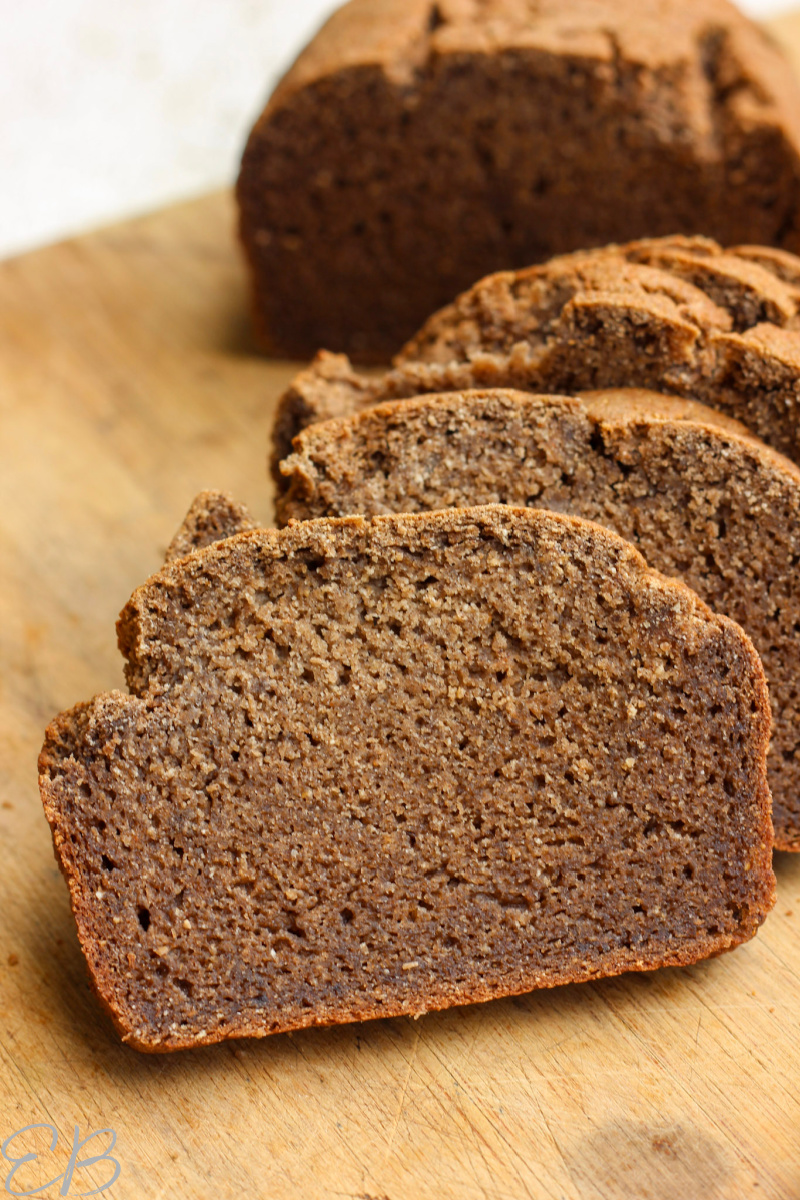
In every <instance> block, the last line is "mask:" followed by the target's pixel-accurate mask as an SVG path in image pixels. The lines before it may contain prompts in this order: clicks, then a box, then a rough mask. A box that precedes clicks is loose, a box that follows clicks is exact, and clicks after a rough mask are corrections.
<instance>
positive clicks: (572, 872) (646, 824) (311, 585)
mask: <svg viewBox="0 0 800 1200" xmlns="http://www.w3.org/2000/svg"><path fill="white" fill-rule="evenodd" d="M119 638H120V646H121V648H122V651H123V653H124V654H125V657H126V659H127V661H128V665H127V678H128V683H129V686H130V689H131V694H130V695H123V694H121V693H119V692H112V693H110V694H107V695H103V696H100V697H97V698H96V699H94V700H92V701H91V702H89V703H88V704H83V705H79V706H78V707H77V708H75V709H73V710H72V711H71V712H68V713H65V714H63V715H62V716H60V717H59V718H58V719H57V720H56V721H55V722H54V723H53V724H52V725H51V726H50V728H49V729H48V731H47V735H46V741H45V745H44V748H43V751H42V755H41V759H40V770H41V789H42V796H43V800H44V806H45V811H46V813H47V817H48V820H49V821H50V824H51V827H52V831H53V838H54V843H55V847H56V852H57V855H58V858H59V861H60V863H61V866H62V869H63V871H64V873H65V875H66V878H67V880H68V883H69V888H70V894H71V898H72V905H73V910H74V913H75V918H76V921H77V925H78V932H79V937H80V941H81V945H82V947H83V950H84V953H85V955H86V958H87V960H88V963H89V967H90V970H91V973H92V976H93V979H94V984H95V987H96V989H97V991H98V993H99V995H100V997H101V999H102V1000H103V1001H104V1002H105V1004H106V1005H107V1006H108V1008H109V1009H110V1011H111V1014H112V1016H113V1018H114V1021H115V1022H116V1025H117V1027H118V1029H119V1031H120V1032H121V1034H122V1036H123V1038H124V1039H125V1040H126V1041H128V1042H130V1043H131V1044H132V1045H134V1046H136V1047H137V1048H139V1049H141V1050H151V1051H164V1050H174V1049H178V1048H181V1047H187V1046H196V1045H198V1044H200V1043H207V1042H215V1041H219V1040H221V1039H223V1038H226V1037H233V1036H262V1035H264V1034H268V1033H271V1032H274V1031H277V1030H288V1029H297V1028H300V1027H303V1026H307V1025H326V1024H332V1023H335V1022H342V1021H353V1020H361V1019H365V1018H370V1017H378V1016H388V1015H393V1014H400V1013H413V1014H419V1013H421V1012H424V1011H426V1010H428V1009H435V1008H442V1007H445V1006H447V1005H451V1004H462V1003H467V1002H472V1001H478V1000H488V999H490V998H492V997H495V996H504V995H509V994H513V993H518V992H523V991H527V990H529V989H531V988H535V987H545V986H553V985H555V984H559V983H565V982H567V981H578V980H586V979H592V978H596V977H598V976H601V975H609V974H614V973H617V972H620V971H627V970H648V969H651V968H654V967H659V966H664V965H667V964H672V965H679V964H684V963H691V962H694V961H696V960H697V959H700V958H703V957H705V956H707V955H712V954H717V953H719V952H720V951H723V950H727V949H729V948H731V947H733V946H735V945H737V944H738V943H740V942H742V941H744V940H745V939H747V938H749V937H751V936H752V935H753V934H754V933H755V931H756V929H757V928H758V926H759V924H760V923H761V922H762V921H763V920H764V917H765V916H766V914H767V912H768V911H769V909H770V907H771V905H772V903H773V901H774V879H773V875H772V868H771V851H772V824H771V819H770V801H769V791H768V788H767V783H766V772H765V756H766V748H767V739H768V732H769V707H768V699H767V690H766V683H765V680H764V674H763V670H762V667H761V664H760V661H759V659H758V656H757V654H756V652H755V650H754V649H753V646H752V644H751V642H750V641H749V639H748V638H747V637H746V636H745V634H744V633H743V632H742V631H741V629H740V628H739V627H738V626H737V625H735V624H734V623H733V622H732V621H729V620H727V619H726V618H725V617H720V616H716V615H714V614H713V613H712V612H711V611H710V610H709V609H708V608H707V607H706V606H705V605H704V604H703V603H702V602H701V601H700V600H698V599H697V597H696V596H695V595H694V594H693V593H692V592H691V591H690V590H689V589H688V588H686V587H685V586H684V585H683V584H679V583H674V582H671V581H668V580H665V579H663V578H662V577H661V576H659V575H657V574H656V573H654V572H652V571H650V570H648V568H647V567H646V565H645V562H644V560H643V559H642V557H641V556H640V555H639V553H638V552H637V551H636V550H635V549H634V548H633V547H631V546H629V545H628V544H627V543H626V542H624V541H623V540H622V539H621V538H619V537H617V536H616V535H615V534H612V533H609V532H607V531H606V530H603V529H601V528H600V527H598V526H596V525H593V524H591V523H590V522H585V521H580V520H577V519H575V518H571V517H565V516H561V515H557V514H553V513H545V512H535V511H525V510H512V509H509V508H504V507H500V506H490V507H486V508H476V509H472V510H470V511H459V512H447V513H437V514H434V515H430V514H421V515H412V516H400V517H377V518H375V519H372V520H365V519H363V518H347V519H344V520H341V521H327V520H322V521H312V522H307V523H297V524H295V525H292V526H291V527H289V528H288V529H286V530H282V531H275V530H254V531H251V532H246V533H242V534H239V535H238V536H236V537H233V538H230V539H227V540H225V541H222V542H218V543H216V544H215V545H212V546H210V547H208V548H207V549H205V550H200V551H197V552H195V553H193V554H190V555H189V556H188V557H186V558H183V559H180V560H178V561H175V562H173V563H171V564H169V565H167V566H166V567H165V568H164V569H163V570H162V571H161V572H160V573H159V574H157V575H156V576H154V577H153V578H152V579H151V580H150V581H149V582H148V583H146V584H145V585H144V586H143V587H142V588H140V589H139V590H138V591H137V592H136V593H135V594H134V596H133V597H132V599H131V600H130V602H129V604H128V605H127V607H126V608H125V610H124V612H123V613H122V616H121V618H120V622H119Z"/></svg>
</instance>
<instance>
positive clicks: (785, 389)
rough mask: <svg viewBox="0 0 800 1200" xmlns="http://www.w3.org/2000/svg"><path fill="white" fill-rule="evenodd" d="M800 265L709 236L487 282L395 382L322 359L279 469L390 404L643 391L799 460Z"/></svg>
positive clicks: (284, 417)
mask: <svg viewBox="0 0 800 1200" xmlns="http://www.w3.org/2000/svg"><path fill="white" fill-rule="evenodd" d="M797 277H800V259H797V258H794V256H792V255H788V254H785V253H784V254H779V253H778V252H775V251H770V250H769V249H760V248H758V247H744V248H743V249H742V251H741V252H740V251H739V250H736V249H733V250H727V251H726V250H723V249H722V248H721V247H720V246H718V245H717V244H716V243H714V242H712V241H710V240H709V239H707V238H677V237H671V238H662V239H651V240H648V241H639V242H632V243H629V244H627V245H625V246H607V247H604V248H602V249H600V250H595V251H582V252H578V253H575V254H571V255H565V256H563V257H561V258H555V259H552V260H551V261H550V262H548V263H545V264H544V265H542V266H538V267H529V268H526V269H524V270H520V271H515V272H501V273H499V274H496V275H492V276H488V277H487V278H486V279H483V280H481V281H480V282H479V283H477V284H476V285H475V286H474V287H473V288H471V289H470V290H469V291H468V292H465V293H464V294H463V295H462V296H460V297H459V298H458V299H457V300H456V301H455V302H454V303H453V304H451V305H449V306H448V307H447V308H444V309H442V310H441V311H440V312H438V313H436V314H434V316H432V317H431V318H430V319H429V320H428V321H427V322H426V324H425V325H424V326H423V328H422V329H421V330H420V332H419V333H418V334H417V335H416V336H415V337H414V338H413V339H412V340H411V341H410V342H409V343H408V345H407V346H406V347H405V348H404V350H403V351H402V352H401V354H400V355H398V357H397V359H396V362H395V367H394V369H393V370H391V371H390V372H388V373H387V374H385V375H383V376H381V377H379V378H373V379H368V378H365V377H363V376H360V375H358V374H357V373H356V372H355V371H354V370H353V368H352V367H351V365H350V363H349V361H348V360H347V358H345V357H344V356H337V355H331V354H328V353H325V352H322V353H320V354H319V355H318V356H317V358H316V360H315V361H314V363H312V365H311V367H310V368H309V369H308V370H306V371H304V372H303V373H302V374H301V375H299V376H298V377H297V379H296V380H295V381H294V384H293V385H292V388H291V389H290V390H289V392H288V393H287V395H286V396H285V397H284V398H283V399H282V400H281V402H280V404H279V406H278V417H277V421H276V425H275V429H274V433H273V451H274V453H273V458H272V469H273V474H274V475H275V478H276V481H277V483H278V486H279V487H280V486H282V481H281V479H280V473H279V470H278V464H279V462H280V460H281V458H285V457H286V456H287V454H288V453H289V452H290V449H291V440H292V437H294V436H295V435H296V434H297V433H298V432H299V431H300V429H302V428H303V427H304V426H306V425H308V424H312V423H314V422H315V421H319V420H328V419H330V418H331V417H334V416H346V415H348V414H350V413H353V412H357V411H358V410H359V409H362V408H368V407H370V406H372V405H375V404H379V403H382V402H383V401H387V400H396V399H406V398H409V397H411V396H414V395H419V394H421V393H431V392H445V391H458V390H463V389H467V388H474V387H507V388H521V389H524V390H526V391H533V392H540V393H541V392H552V393H558V394H564V393H567V394H574V393H575V392H578V391H587V390H594V389H597V388H605V389H608V388H615V387H625V388H627V387H641V388H647V389H652V390H655V391H659V392H662V393H670V394H672V395H676V396H680V397H683V398H688V399H693V400H697V401H699V402H701V403H703V404H705V405H707V406H708V407H711V408H714V409H717V410H719V411H722V412H724V413H727V414H728V415H729V416H732V417H734V418H735V419H737V420H740V421H742V422H744V424H745V425H747V427H748V428H750V429H751V430H752V432H753V433H755V434H756V435H757V436H758V437H760V438H761V439H762V441H765V442H767V443H768V444H769V445H771V446H774V447H775V448H776V449H777V450H780V451H781V452H782V453H784V454H786V455H788V456H789V457H790V458H792V459H795V460H798V459H800V435H799V434H798V429H799V428H800V332H798V329H797V326H798V319H799V318H798V312H800V307H799V305H800V291H799V290H798V288H797V285H796V282H795V280H796V278H797Z"/></svg>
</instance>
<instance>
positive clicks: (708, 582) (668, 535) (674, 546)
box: [278, 391, 800, 850]
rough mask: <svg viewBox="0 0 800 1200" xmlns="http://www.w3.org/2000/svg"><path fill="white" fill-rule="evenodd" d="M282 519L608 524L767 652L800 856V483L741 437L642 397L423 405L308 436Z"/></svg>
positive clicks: (780, 817)
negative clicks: (561, 516) (425, 517)
mask: <svg viewBox="0 0 800 1200" xmlns="http://www.w3.org/2000/svg"><path fill="white" fill-rule="evenodd" d="M295 444H296V451H295V453H294V454H293V455H291V456H290V457H289V458H288V459H287V460H286V461H285V463H284V464H283V470H284V471H285V472H286V477H287V480H288V485H289V486H288V490H287V492H286V493H285V495H284V496H283V497H282V499H281V500H280V501H279V504H278V519H279V521H281V522H286V521H288V520H290V519H291V518H299V519H308V518H311V517H320V516H345V515H348V514H351V513H363V514H366V515H372V514H376V513H386V512H423V511H431V510H436V509H442V508H448V507H458V506H468V505H471V504H493V503H498V502H501V503H505V504H510V505H528V506H532V507H535V508H547V509H554V510H556V511H560V512H569V513H573V514H574V515H575V516H580V517H586V518H589V519H590V520H593V521H598V522H600V523H601V524H603V525H606V526H608V527H609V528H610V529H613V530H615V531H616V532H617V533H619V534H620V535H621V536H622V537H624V538H627V539H628V541H630V542H633V543H634V544H635V545H636V546H637V547H638V548H639V549H640V550H641V552H642V554H643V555H644V556H645V558H646V560H647V562H648V564H649V565H650V566H651V567H654V568H656V569H657V570H659V571H662V572H663V573H664V574H666V575H671V576H678V577H680V578H681V579H683V580H684V582H685V583H687V584H688V585H689V586H690V587H692V588H694V590H695V591H696V592H697V593H698V595H699V596H700V597H701V598H702V599H703V600H705V601H706V603H708V604H710V605H711V607H712V608H713V609H714V610H715V611H717V612H722V613H725V614H726V615H727V616H729V617H732V618H733V619H734V620H736V621H738V622H739V624H740V625H742V626H743V628H744V629H745V630H746V631H747V633H748V634H749V635H750V637H751V638H752V639H753V642H754V643H755V646H756V648H757V649H758V651H759V653H760V655H761V658H762V660H763V662H764V667H765V670H766V674H767V679H768V681H769V687H770V700H771V704H772V715H773V730H772V740H771V743H770V754H769V759H768V763H769V781H770V788H771V790H772V797H773V804H774V811H773V819H774V823H775V842H776V845H777V846H778V847H780V848H781V849H784V850H800V687H799V686H798V679H800V470H798V468H797V467H796V466H795V465H794V464H793V463H791V462H790V461H789V460H788V459H786V458H784V457H783V455H780V454H778V453H777V452H776V451H774V450H772V449H770V448H769V447H768V446H765V445H764V444H763V443H762V442H759V441H758V440H757V439H756V438H753V437H751V436H750V435H749V434H748V433H747V431H746V430H745V429H744V427H743V426H741V425H738V423H737V422H735V421H732V420H731V419H730V418H726V417H724V416H722V414H720V413H717V412H714V411H713V410H711V409H707V408H704V407H703V406H702V405H699V404H690V403H688V402H686V401H682V400H676V399H670V398H669V397H664V396H659V395H656V394H653V393H649V392H643V391H615V392H598V393H594V394H593V395H592V394H590V395H585V396H583V397H582V398H572V399H570V398H567V397H557V396H535V395H532V394H530V393H523V392H509V391H472V392H461V393H459V392H454V393H450V394H446V395H442V396H422V397H419V398H417V399H413V400H404V401H396V402H394V403H391V404H385V405H381V406H379V407H377V408H373V409H368V410H366V411H364V412H362V413H359V414H358V415H356V416H354V417H350V418H345V419H341V420H338V421H328V422H325V423H323V424H319V425H313V426H311V427H309V428H308V429H306V430H305V431H304V432H303V433H302V434H300V436H299V437H298V438H297V441H296V443H295Z"/></svg>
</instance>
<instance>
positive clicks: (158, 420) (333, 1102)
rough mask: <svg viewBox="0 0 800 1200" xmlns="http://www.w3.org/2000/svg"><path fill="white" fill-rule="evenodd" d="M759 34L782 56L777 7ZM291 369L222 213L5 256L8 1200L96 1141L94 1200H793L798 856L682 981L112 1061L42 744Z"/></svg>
mask: <svg viewBox="0 0 800 1200" xmlns="http://www.w3.org/2000/svg"><path fill="white" fill-rule="evenodd" d="M775 25H776V28H777V30H778V32H779V34H781V35H782V36H784V37H785V38H789V39H791V47H795V46H796V47H797V48H798V49H799V50H800V18H784V19H783V20H782V21H781V22H776V23H775ZM294 369H295V367H294V366H293V365H292V364H286V363H275V362H267V361H265V360H263V359H259V358H258V357H257V356H256V355H255V354H254V352H253V349H252V347H251V345H250V342H249V334H248V320H247V299H246V290H245V281H244V278H243V274H242V270H241V267H240V263H239V259H238V256H237V253H236V251H235V248H234V239H233V206H232V202H231V199H230V197H229V195H228V194H224V195H217V196H211V197H207V198H205V199H202V200H199V201H197V202H196V203H194V204H189V205H185V206H182V207H179V208H175V209H172V210H169V211H166V212H162V213H159V214H156V215H154V216H151V217H147V218H145V219H141V220H137V221H131V222H128V223H127V224H125V225H121V226H118V227H116V228H113V229H110V230H107V231H104V232H101V233H97V234H93V235H91V236H89V237H85V238H82V239H78V240H74V241H71V242H67V243H64V244H62V245H59V246H54V247H52V248H49V249H46V250H42V251H40V252H38V253H35V254H29V255H27V256H26V257H24V258H20V259H17V260H13V261H10V262H7V263H5V264H0V437H1V438H2V441H1V442H0V445H1V446H2V468H0V1141H2V1140H3V1139H6V1138H9V1137H10V1136H11V1135H12V1134H14V1133H15V1132H16V1131H18V1130H20V1129H22V1128H23V1127H25V1126H28V1125H31V1124H33V1123H36V1122H41V1123H45V1124H46V1125H49V1126H54V1127H55V1128H56V1129H57V1130H58V1131H59V1135H60V1137H59V1141H58V1143H57V1145H56V1147H55V1150H52V1149H51V1142H52V1136H53V1135H52V1130H51V1129H47V1128H40V1129H37V1130H29V1131H28V1132H27V1133H24V1134H21V1135H20V1136H19V1137H18V1138H16V1139H14V1140H13V1141H11V1142H10V1143H8V1145H7V1147H6V1150H7V1154H9V1155H12V1156H14V1157H19V1156H21V1155H22V1154H24V1153H33V1152H37V1153H38V1154H39V1157H38V1158H37V1159H36V1160H31V1161H29V1162H27V1163H24V1164H22V1166H21V1167H20V1169H19V1171H18V1174H17V1175H16V1176H14V1177H13V1178H12V1180H11V1184H10V1187H11V1188H12V1189H16V1190H18V1191H22V1190H28V1189H31V1188H33V1187H37V1186H40V1185H41V1184H43V1183H45V1182H46V1181H48V1180H52V1179H53V1178H54V1177H55V1176H57V1175H59V1174H60V1173H63V1172H64V1171H65V1169H66V1168H67V1165H68V1159H69V1155H70V1151H71V1149H72V1146H73V1142H74V1138H75V1133H74V1130H75V1127H76V1126H77V1127H78V1130H79V1134H78V1136H79V1137H80V1138H84V1137H86V1136H88V1135H89V1134H90V1133H92V1132H94V1131H97V1130H100V1129H104V1128H110V1129H113V1130H114V1131H115V1133H116V1145H115V1147H114V1150H113V1155H114V1157H115V1158H116V1160H117V1161H118V1162H119V1164H120V1173H119V1177H118V1179H117V1181H116V1183H114V1185H113V1186H112V1187H111V1188H110V1189H108V1190H107V1191H105V1192H103V1193H102V1194H103V1195H105V1196H108V1197H113V1198H115V1200H122V1198H128V1197H136V1198H138V1197H146V1198H147V1200H158V1198H159V1197H167V1196H169V1197H176V1198H177V1197H180V1198H183V1197H186V1198H189V1200H193V1198H194V1197H214V1198H215V1200H217V1198H218V1200H227V1198H229V1197H230V1198H233V1197H236V1198H237V1200H238V1198H239V1197H243V1196H252V1197H258V1198H261V1197H268V1198H269V1200H282V1198H284V1197H287V1198H291V1200H315V1198H316V1197H333V1196H335V1197H349V1198H352V1200H427V1198H430V1200H441V1198H443V1197H447V1198H451V1197H452V1198H453V1200H473V1198H474V1200H478V1198H481V1200H501V1198H512V1197H513V1198H517V1197H535V1198H536V1200H539V1198H542V1200H573V1198H578V1197H580V1198H581V1200H584V1198H595V1197H596V1198H598V1200H617V1198H622V1197H625V1198H626V1200H627V1198H631V1200H683V1198H694V1197H703V1200H739V1198H741V1197H751V1196H752V1197H759V1198H761V1200H768V1198H775V1200H791V1198H793V1197H800V855H798V856H789V855H778V856H777V867H776V869H777V875H778V905H777V908H776V909H775V912H774V913H773V914H772V915H771V916H770V918H769V920H768V921H767V924H766V925H765V926H764V928H763V930H762V931H761V933H760V934H759V936H758V937H757V938H756V939H755V941H753V942H751V943H749V944H748V945H746V946H744V947H742V948H740V949H739V950H737V951H736V952H735V953H733V954H728V955H725V956H723V957H722V958H719V959H717V960H715V961H712V962H707V963H703V964H701V965H699V966H696V967H692V968H689V969H684V970H666V971H661V972H657V973H655V974H651V975H638V976H637V975H629V976H625V977H622V978H619V979H612V980H607V981H604V982H601V983H598V984H584V985H581V986H569V987H562V988H556V989H554V990H552V991H546V992H540V993H535V994H532V995H529V996H525V997H521V998H518V999H513V1000H507V1001H498V1002H495V1003H491V1004H486V1005H479V1006H474V1007H469V1008H462V1009H457V1010H453V1011H450V1012H446V1013H440V1014H431V1015H429V1016H426V1017H424V1018H422V1019H420V1020H418V1021H412V1020H406V1019H401V1020H391V1021H375V1022H371V1023H369V1024H366V1025H361V1026H350V1027H345V1028H341V1029H333V1030H311V1031H306V1032H304V1033H299V1034H295V1035H285V1036H277V1037H272V1038H268V1039H266V1040H264V1041H263V1042H260V1043H257V1042H249V1043H239V1044H227V1045H221V1046H217V1047H213V1048H210V1049H206V1050H201V1051H197V1052H190V1053H182V1054H176V1055H172V1056H169V1057H145V1056H142V1055H139V1054H137V1053H136V1052H135V1051H133V1050H129V1049H127V1048H126V1047H124V1046H123V1045H122V1044H121V1043H120V1042H119V1040H118V1038H117V1037H116V1035H115V1033H114V1032H113V1029H112V1027H111V1025H110V1022H109V1021H108V1020H107V1018H106V1016H105V1015H104V1013H103V1011H102V1010H101V1009H100V1006H99V1005H98V1004H97V1002H96V1001H95V1000H94V998H93V996H92V995H91V993H90V991H89V988H88V985H87V977H86V972H85V969H84V964H83V959H82V957H81V954H80V951H79V949H78V945H77V940H76V936H75V932H74V927H73V923H72V919H71V916H70V912H69V907H68V904H67V893H66V888H65V885H64V884H63V882H62V880H61V878H60V875H59V872H58V870H57V869H56V866H55V863H54V860H53V854H52V849H51V843H50V834H49V831H48V828H47V825H46V823H45V821H44V818H43V816H42V811H41V806H40V802H39V798H38V793H37V787H36V757H37V753H38V750H39V747H40V743H41V738H42V731H43V729H44V726H45V724H46V723H47V722H48V721H49V720H50V719H51V718H52V717H53V715H54V714H55V713H56V712H58V711H59V710H60V709H62V708H65V707H67V706H69V705H72V704H73V703H75V702H76V701H78V700H83V699H86V698H88V697H89V696H91V695H92V694H94V693H95V692H99V691H103V690H107V689H109V688H112V687H122V686H123V680H122V669H121V659H120V656H119V654H118V652H117V649H116V643H115V634H114V622H115V619H116V616H117V613H118V612H119V610H120V608H121V607H122V605H123V604H124V602H125V601H126V600H127V598H128V596H129V594H130V592H131V591H132V590H133V588H134V587H135V586H137V585H138V584H139V583H141V582H142V581H143V580H144V579H145V578H146V577H147V576H148V575H149V574H150V573H151V572H152V571H153V570H155V569H156V568H157V567H158V565H159V563H160V560H161V557H162V555H163V552H164V549H165V547H166V545H167V543H168V541H169V540H170V537H171V535H172V533H173V531H174V529H175V527H176V526H177V525H178V523H179V521H180V519H181V517H182V515H183V513H184V511H185V509H186V508H187V507H188V505H189V502H190V501H191V499H192V497H193V496H194V494H195V493H196V492H197V491H199V490H200V489H201V488H202V487H205V486H218V487H222V488H226V489H229V490H231V491H233V492H234V493H235V494H236V495H237V496H238V497H240V498H241V499H242V500H244V501H245V502H246V503H248V504H249V505H250V506H251V508H252V510H253V512H254V513H255V514H256V515H257V516H258V517H260V518H262V519H263V520H264V521H269V520H270V517H271V496H270V490H269V486H268V483H267V476H266V470H265V456H266V446H267V433H268V428H269V425H270V420H271V414H272V411H273V407H274V404H275V401H276V399H277V397H278V395H279V394H280V392H281V391H282V389H283V388H284V386H285V385H286V383H287V382H288V380H289V379H290V377H291V375H292V373H293V371H294ZM109 1138H110V1135H107V1136H105V1137H104V1138H98V1139H96V1140H95V1141H94V1142H93V1143H91V1144H90V1145H89V1146H87V1147H86V1148H85V1150H84V1152H83V1156H84V1157H85V1156H86V1155H90V1154H98V1153H100V1152H101V1151H102V1149H103V1148H104V1147H105V1146H106V1145H107V1144H108V1140H109ZM11 1165H12V1164H11V1163H10V1162H8V1161H5V1162H4V1161H2V1160H0V1196H2V1195H3V1194H4V1192H3V1183H4V1181H7V1179H8V1173H9V1171H10V1169H11ZM111 1170H112V1164H111V1163H110V1162H109V1161H108V1160H105V1161H102V1162H99V1163H97V1164H95V1166H93V1167H88V1168H84V1169H78V1170H76V1171H75V1173H74V1175H73V1176H72V1178H71V1181H70V1179H69V1178H67V1179H58V1180H57V1182H55V1183H53V1184H52V1186H50V1187H48V1188H46V1189H45V1190H44V1191H43V1192H42V1193H40V1194H42V1195H45V1196H48V1197H53V1196H57V1195H60V1194H69V1195H76V1194H78V1193H79V1192H86V1191H87V1190H89V1189H90V1188H93V1187H100V1186H102V1185H103V1184H104V1183H105V1182H106V1180H107V1179H108V1178H109V1177H110V1174H111ZM62 1185H63V1186H64V1187H67V1185H70V1186H69V1187H68V1191H67V1192H63V1191H61V1190H60V1189H61V1188H62Z"/></svg>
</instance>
